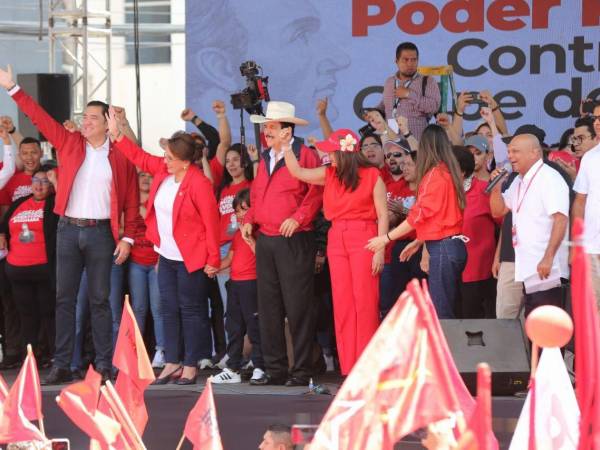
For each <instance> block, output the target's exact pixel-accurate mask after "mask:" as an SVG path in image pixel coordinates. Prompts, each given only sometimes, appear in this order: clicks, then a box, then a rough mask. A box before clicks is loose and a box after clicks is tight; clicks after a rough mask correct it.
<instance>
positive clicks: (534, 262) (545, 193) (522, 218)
mask: <svg viewBox="0 0 600 450" xmlns="http://www.w3.org/2000/svg"><path fill="white" fill-rule="evenodd" d="M502 196H503V197H504V202H505V203H506V206H507V208H509V209H510V210H511V211H512V213H513V226H514V229H515V230H516V234H517V236H516V241H517V244H516V247H515V281H524V280H525V279H526V278H528V277H531V276H532V275H534V274H535V273H537V266H538V264H539V262H540V261H541V260H542V258H543V256H544V253H545V252H546V248H547V247H548V242H549V239H550V234H551V232H552V225H553V223H554V220H553V217H552V215H553V214H555V213H560V214H564V215H565V216H566V217H569V187H568V186H567V183H566V182H565V180H564V179H563V178H562V177H561V176H560V174H559V173H558V172H557V171H556V170H554V169H553V168H552V167H550V166H548V165H547V164H544V162H543V160H542V159H540V160H539V161H537V162H536V163H535V164H534V165H533V166H532V167H531V168H530V169H529V170H528V171H527V173H526V174H525V176H521V175H519V176H518V177H516V178H515V179H514V180H513V182H512V183H511V185H510V186H509V188H508V189H507V190H506V191H505V192H504V193H503V194H502ZM568 235H569V232H568V230H567V232H566V233H565V237H564V239H563V242H562V244H561V246H560V247H559V249H558V251H557V252H556V255H555V256H554V260H553V262H552V269H553V270H558V271H559V273H560V276H561V277H562V278H568V277H569V265H568V256H569V251H568V246H567V238H568Z"/></svg>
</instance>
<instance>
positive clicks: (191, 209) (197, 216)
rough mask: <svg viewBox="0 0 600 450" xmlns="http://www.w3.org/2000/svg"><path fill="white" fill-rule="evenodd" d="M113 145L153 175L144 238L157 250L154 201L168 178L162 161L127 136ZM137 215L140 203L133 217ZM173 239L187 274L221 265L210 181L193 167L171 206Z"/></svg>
mask: <svg viewBox="0 0 600 450" xmlns="http://www.w3.org/2000/svg"><path fill="white" fill-rule="evenodd" d="M114 145H115V148H116V149H117V150H118V151H117V152H115V153H117V154H121V153H122V154H123V155H124V156H125V157H126V158H128V159H129V160H130V161H131V162H133V163H134V164H135V165H136V166H137V167H139V168H140V169H141V170H142V171H144V172H148V173H149V174H150V175H152V176H153V179H152V185H151V186H150V194H149V196H148V203H147V205H148V206H147V212H146V227H147V229H146V237H147V238H148V240H149V241H150V242H152V243H153V244H154V245H156V246H157V247H158V248H160V235H159V234H158V223H157V220H156V211H155V209H154V199H155V198H156V193H157V191H158V188H159V187H160V185H161V184H162V182H163V181H164V180H165V178H167V177H168V176H169V173H168V172H167V166H166V164H165V161H164V158H160V157H158V156H153V155H151V154H150V153H147V152H146V151H144V150H143V149H141V148H140V147H138V146H137V145H136V144H134V143H133V142H131V141H130V140H129V139H128V138H127V137H124V138H123V139H122V140H121V141H120V142H115V143H114ZM136 186H137V184H136ZM138 215H139V202H138V205H137V214H136V218H137V216H138ZM173 238H174V239H175V242H176V244H177V247H178V248H179V250H180V251H181V256H183V263H184V265H185V268H186V269H187V270H188V272H195V271H196V270H200V269H202V268H204V266H205V265H207V264H209V265H210V266H212V267H217V268H218V267H219V266H220V265H221V255H220V251H219V214H218V212H217V201H216V200H215V196H214V194H213V187H212V185H211V183H210V181H209V179H208V178H206V176H205V175H204V174H203V173H202V170H200V168H199V167H198V166H196V165H195V164H190V165H189V167H188V169H187V172H186V174H185V177H184V178H183V180H182V181H181V185H180V187H179V191H178V192H177V196H176V197H175V202H174V203H173Z"/></svg>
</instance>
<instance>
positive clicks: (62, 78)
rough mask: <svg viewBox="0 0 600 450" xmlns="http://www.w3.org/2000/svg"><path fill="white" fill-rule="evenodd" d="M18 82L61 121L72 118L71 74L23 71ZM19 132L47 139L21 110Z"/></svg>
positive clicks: (43, 139)
mask: <svg viewBox="0 0 600 450" xmlns="http://www.w3.org/2000/svg"><path fill="white" fill-rule="evenodd" d="M17 83H18V84H19V86H21V88H22V89H24V90H25V92H27V93H28V94H29V95H30V96H31V97H32V98H33V99H34V100H35V101H36V102H38V103H39V104H40V106H41V107H42V108H44V109H45V110H46V111H47V112H48V114H50V116H52V118H54V119H55V120H56V121H58V122H59V123H61V124H62V123H63V122H64V121H65V120H67V119H70V118H71V75H68V74H64V73H21V74H18V75H17ZM18 129H19V132H20V133H21V134H22V135H23V136H25V137H34V138H36V139H39V140H40V141H46V140H47V139H46V138H45V137H44V135H42V134H41V133H40V132H39V131H38V130H37V128H36V127H34V126H33V124H32V123H31V121H30V120H29V118H28V117H27V116H26V115H25V114H23V113H22V112H21V111H19V128H18Z"/></svg>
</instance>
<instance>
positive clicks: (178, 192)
mask: <svg viewBox="0 0 600 450" xmlns="http://www.w3.org/2000/svg"><path fill="white" fill-rule="evenodd" d="M109 132H110V135H111V139H112V140H113V142H114V147H115V148H116V149H117V150H118V151H120V152H121V153H122V154H123V155H125V157H126V158H127V159H129V160H130V161H131V162H132V163H133V164H135V165H136V166H137V167H139V168H140V169H141V170H142V171H144V172H148V173H150V174H151V175H152V176H153V177H154V180H153V181H152V186H151V187H150V193H149V196H148V204H147V212H146V226H147V231H146V237H147V238H148V240H149V241H151V242H152V243H153V244H154V249H155V250H156V252H157V253H158V254H159V255H160V257H159V263H158V264H159V267H158V286H159V290H160V297H161V306H162V308H163V320H164V328H165V360H166V363H167V364H166V365H165V367H164V369H163V371H162V373H161V374H160V376H159V377H158V378H157V379H156V381H155V382H154V383H155V384H166V383H168V382H169V380H170V379H171V378H178V379H177V381H175V383H176V384H180V385H185V384H193V383H195V382H196V381H195V380H196V372H197V367H196V366H197V363H198V361H199V360H200V359H204V358H210V357H211V354H212V337H211V326H210V319H209V315H208V280H207V276H209V277H213V276H214V275H215V274H216V272H217V270H218V268H219V265H220V256H219V213H218V209H217V202H216V200H215V197H214V194H213V189H212V184H211V182H210V181H209V180H208V178H206V177H205V176H204V174H203V173H202V171H201V170H200V169H199V168H198V167H197V166H196V165H195V164H194V163H193V162H194V161H195V160H196V159H198V157H199V156H200V150H199V149H198V147H197V146H196V144H195V142H194V139H193V138H192V137H191V136H190V135H188V134H185V133H181V134H177V135H175V136H173V137H172V138H171V139H169V140H168V144H167V148H166V150H165V157H164V158H160V157H157V156H152V155H150V154H149V153H147V152H145V151H144V150H143V149H141V148H140V147H138V146H137V145H136V144H134V143H133V142H131V141H130V140H129V139H128V138H127V137H125V136H123V134H122V133H121V131H119V126H118V124H117V120H116V118H115V115H114V111H113V110H112V108H111V111H110V113H109ZM180 328H181V329H180ZM180 335H183V339H182V340H180ZM181 341H182V342H183V369H182V367H181V366H180V365H179V361H181V360H182V358H181V356H182V354H181V353H182V352H180V345H179V343H180V342H181ZM181 369H182V370H181Z"/></svg>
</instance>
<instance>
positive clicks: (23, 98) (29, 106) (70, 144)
mask: <svg viewBox="0 0 600 450" xmlns="http://www.w3.org/2000/svg"><path fill="white" fill-rule="evenodd" d="M12 98H13V100H14V101H15V102H16V104H17V106H18V107H19V109H20V110H21V111H23V112H24V113H25V114H26V115H27V116H28V117H29V119H31V121H32V122H33V124H34V125H35V126H36V127H37V129H38V130H40V132H41V133H42V134H43V135H44V136H46V138H47V139H48V141H49V142H50V143H51V144H52V145H53V146H54V147H55V148H56V152H57V157H58V160H59V161H60V177H59V178H58V187H57V189H56V203H55V205H54V212H55V213H56V214H58V215H60V216H64V214H65V210H66V209H67V203H68V202H69V197H70V196H71V189H72V187H73V181H75V176H76V175H77V172H78V171H79V168H80V167H81V165H82V164H83V161H84V160H85V155H86V140H85V138H84V137H83V135H82V134H81V133H80V132H75V133H71V132H69V131H67V130H66V129H65V127H63V126H62V125H61V124H60V123H58V122H57V121H56V120H54V119H53V118H52V117H51V116H50V115H49V114H48V113H47V112H46V111H44V109H43V108H42V107H41V106H40V105H38V104H37V103H36V102H35V101H34V100H33V99H32V98H31V97H30V96H29V95H27V93H25V91H24V90H23V89H19V90H18V91H17V92H15V94H14V95H13V96H12ZM108 161H109V163H110V168H111V170H112V186H111V190H110V226H111V230H112V234H113V237H114V239H115V241H118V240H119V225H120V224H121V217H122V216H124V231H123V236H124V237H129V238H132V237H133V236H135V228H136V225H135V220H136V217H137V215H138V214H139V208H140V191H139V186H138V177H137V173H136V171H135V167H134V166H133V164H131V163H130V162H129V161H127V159H126V158H125V157H124V156H123V155H122V154H120V153H119V152H115V151H114V146H113V145H112V144H111V146H110V151H109V152H108ZM80 218H83V217H80Z"/></svg>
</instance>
